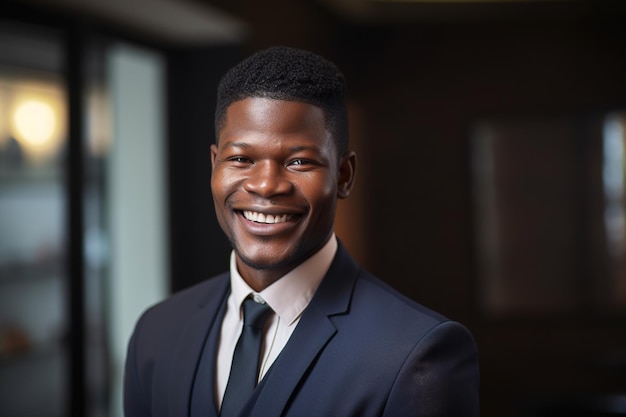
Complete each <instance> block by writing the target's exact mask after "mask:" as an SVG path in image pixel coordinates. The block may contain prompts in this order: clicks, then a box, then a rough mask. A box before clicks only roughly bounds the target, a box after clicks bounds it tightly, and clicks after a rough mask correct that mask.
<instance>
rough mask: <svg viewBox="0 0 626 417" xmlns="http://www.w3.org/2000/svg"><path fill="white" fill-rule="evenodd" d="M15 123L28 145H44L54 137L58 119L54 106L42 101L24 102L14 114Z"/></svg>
mask: <svg viewBox="0 0 626 417" xmlns="http://www.w3.org/2000/svg"><path fill="white" fill-rule="evenodd" d="M13 117H14V125H15V128H16V129H17V132H19V134H20V136H21V137H22V138H23V139H24V141H25V142H26V143H28V145H30V146H33V147H43V146H46V145H48V144H49V142H50V141H51V140H52V139H53V135H54V132H55V130H56V126H57V120H56V117H55V114H54V111H53V110H52V107H50V105H48V104H47V103H44V102H42V101H35V100H29V101H25V102H23V103H22V104H21V105H20V106H19V107H17V109H16V110H15V113H14V114H13Z"/></svg>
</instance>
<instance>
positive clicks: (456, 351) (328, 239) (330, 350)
mask: <svg viewBox="0 0 626 417" xmlns="http://www.w3.org/2000/svg"><path fill="white" fill-rule="evenodd" d="M347 123H348V122H347V111H346V103H345V84H344V79H343V76H342V74H341V73H340V72H339V71H338V70H337V68H336V67H335V66H334V65H333V64H332V63H330V62H328V61H326V60H324V59H323V58H321V57H319V56H317V55H314V54H311V53H309V52H305V51H300V50H296V49H290V48H284V47H275V48H270V49H268V50H264V51H261V52H258V53H256V54H254V55H252V56H251V57H249V58H248V59H246V60H244V61H243V62H241V63H240V64H238V65H237V66H235V67H234V68H233V69H231V70H230V71H229V72H228V73H227V74H226V75H225V77H224V78H223V79H222V81H221V82H220V86H219V88H218V98H217V111H216V130H217V138H218V139H217V143H216V144H215V145H212V146H211V158H212V164H213V172H212V178H211V189H212V192H213V198H214V203H215V209H216V213H217V218H218V221H219V223H220V225H221V227H222V229H223V230H224V232H225V233H226V235H227V236H228V238H229V239H230V241H231V243H232V246H233V253H232V256H231V264H230V272H229V273H225V274H222V275H220V276H217V277H215V278H213V279H209V280H207V281H205V282H203V283H201V284H199V285H196V286H194V287H192V288H189V289H187V290H184V291H182V292H180V293H178V294H176V295H173V296H172V297H170V298H169V299H168V300H166V301H164V302H162V303H160V304H158V305H156V306H155V307H153V308H151V309H149V310H148V311H147V312H146V313H145V314H144V315H143V316H142V317H141V319H140V320H139V322H138V323H137V326H136V329H135V332H134V334H133V336H132V338H131V341H130V344H129V349H128V357H127V361H126V373H125V388H124V395H125V400H124V404H125V412H126V416H127V417H139V416H188V415H190V416H192V417H200V416H218V415H221V416H222V417H227V416H237V415H239V416H258V417H273V416H291V417H307V416H310V417H349V416H389V417H392V416H393V417H395V416H397V417H407V416H455V417H459V416H477V415H478V414H479V413H478V365H477V354H476V347H475V344H474V341H473V338H472V336H471V335H470V333H469V332H468V331H467V330H466V329H465V328H464V327H463V326H461V325H460V324H458V323H456V322H453V321H450V320H448V319H446V318H444V317H442V316H441V315H439V314H437V313H434V312H432V311H430V310H428V309H426V308H424V307H422V306H421V305H419V304H417V303H415V302H414V301H412V300H409V299H408V298H405V297H404V296H402V295H400V294H399V293H397V292H396V291H394V290H393V289H391V288H390V287H388V286H387V285H385V284H384V283H383V282H382V281H380V280H379V279H377V278H375V277H374V276H372V275H371V274H369V273H368V272H367V271H365V270H363V269H361V268H360V267H359V266H358V265H357V264H356V263H355V261H354V260H352V258H351V257H350V255H349V254H348V253H347V252H346V250H345V249H344V247H343V246H342V245H341V243H340V242H338V240H337V238H336V237H335V235H334V232H333V224H334V216H335V206H336V203H337V199H338V198H345V197H348V195H349V194H350V191H351V190H352V185H353V181H354V177H355V171H356V155H355V154H354V153H353V152H351V151H349V150H348V129H347ZM407 274H410V272H409V271H407ZM242 305H243V307H242ZM268 306H269V307H270V308H271V310H269V309H268V308H267V307H268ZM250 308H251V309H254V311H259V312H260V311H261V310H263V311H264V312H263V313H259V317H260V318H259V319H258V320H257V319H255V320H257V321H255V323H256V324H254V325H251V324H250V323H249V321H248V320H252V319H250V318H249V317H251V315H252V313H250V311H252V310H250ZM244 316H245V317H244ZM244 321H245V325H244V324H243V323H244ZM242 329H243V330H242ZM255 332H256V333H255ZM251 334H256V335H257V336H250V335H251ZM255 337H256V340H257V341H256V342H255V343H257V345H254V346H255V347H254V348H252V349H251V350H250V348H249V347H246V348H244V347H242V346H244V345H245V346H251V344H250V343H251V342H249V341H250V340H253V339H254V338H255ZM244 340H245V341H244ZM259 344H260V346H259ZM240 345H241V346H240ZM244 349H247V351H248V355H247V356H245V355H244V354H243V353H241V352H243V351H244ZM250 351H252V353H251V354H250ZM250 357H252V359H250ZM243 358H247V359H243ZM250 360H252V362H253V364H250ZM242 369H243V370H242ZM243 375H247V379H246V377H244V376H243ZM242 380H246V381H250V380H253V381H252V382H248V383H247V384H248V387H247V388H245V386H246V383H245V382H244V383H242V382H240V381H242ZM241 387H244V388H241ZM242 389H243V391H242ZM246 389H247V391H246Z"/></svg>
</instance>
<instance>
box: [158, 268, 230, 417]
mask: <svg viewBox="0 0 626 417" xmlns="http://www.w3.org/2000/svg"><path fill="white" fill-rule="evenodd" d="M215 280H218V281H217V282H216V285H213V286H212V287H210V290H207V292H208V294H207V296H206V297H204V298H203V300H202V302H201V303H200V304H199V306H198V309H197V311H196V313H195V314H194V315H192V316H191V317H190V318H189V319H188V321H187V322H186V323H181V326H185V328H184V330H183V332H182V336H181V338H180V340H179V341H178V347H177V350H176V355H175V358H174V360H173V361H172V363H173V366H174V367H175V368H176V369H174V370H172V372H171V375H176V378H172V380H170V381H169V384H170V389H169V390H168V392H169V393H170V398H169V402H170V410H171V411H172V412H173V414H172V415H176V416H181V415H183V416H187V415H189V405H190V400H191V390H192V386H193V381H194V376H195V373H196V369H197V367H198V363H199V361H200V356H201V354H202V351H203V348H204V344H205V340H206V338H207V335H208V334H209V332H210V330H211V327H212V326H213V325H214V324H215V323H216V322H217V320H216V318H218V317H221V314H220V311H219V310H220V309H223V307H224V302H223V301H224V300H225V299H226V297H227V295H228V291H229V288H230V286H229V276H228V274H224V275H222V276H220V277H219V278H215ZM218 324H219V323H218ZM210 413H211V414H209V415H216V414H213V413H216V410H215V407H211V408H210Z"/></svg>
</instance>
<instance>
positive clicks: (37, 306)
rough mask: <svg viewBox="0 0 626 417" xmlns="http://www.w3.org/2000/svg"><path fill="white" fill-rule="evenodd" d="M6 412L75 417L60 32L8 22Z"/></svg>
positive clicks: (3, 141) (3, 241)
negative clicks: (71, 415)
mask: <svg viewBox="0 0 626 417" xmlns="http://www.w3.org/2000/svg"><path fill="white" fill-rule="evenodd" d="M0 28H2V30H1V31H0V415H3V416H43V415H45V416H62V415H66V414H67V413H66V400H67V392H66V389H67V386H68V381H67V362H66V361H67V357H66V350H65V344H64V340H65V336H66V335H67V332H68V328H67V327H68V326H67V317H66V311H65V306H66V298H67V297H66V291H65V290H66V273H65V270H64V265H65V261H64V259H65V241H66V236H65V229H66V227H65V221H64V219H65V211H66V202H65V196H66V192H65V188H64V182H65V181H64V172H65V168H64V147H65V143H66V126H65V121H66V117H67V116H66V97H65V85H64V81H63V76H62V74H61V73H60V63H61V62H62V59H63V56H62V55H63V54H62V52H63V51H62V48H61V43H60V39H61V38H60V37H59V36H58V34H57V33H55V32H51V31H45V32H44V31H42V30H41V29H40V28H35V27H17V26H11V25H10V24H8V23H6V22H0Z"/></svg>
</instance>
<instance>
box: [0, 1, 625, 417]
mask: <svg viewBox="0 0 626 417" xmlns="http://www.w3.org/2000/svg"><path fill="white" fill-rule="evenodd" d="M272 45H288V46H294V47H299V48H304V49H309V50H312V51H314V52H317V53H320V54H322V55H324V56H326V57H327V58H329V59H331V60H333V61H334V62H335V63H336V64H337V65H338V66H339V67H340V68H341V69H342V71H343V72H344V73H345V75H346V78H347V80H348V87H349V106H350V116H351V141H352V142H351V143H352V148H354V149H355V150H356V151H357V152H358V155H359V169H358V181H357V189H356V190H355V193H354V194H353V196H351V197H350V199H348V200H346V201H345V202H342V203H341V206H340V207H339V213H338V218H337V234H338V235H339V237H340V238H341V239H342V241H343V242H344V243H345V244H346V246H347V247H348V248H349V249H350V251H351V252H352V253H353V254H354V255H355V257H356V258H357V259H358V260H359V261H360V262H361V263H362V264H363V265H364V266H365V267H366V268H368V269H369V270H370V271H372V272H373V273H375V274H376V275H378V276H380V277H381V278H382V279H384V280H385V281H387V282H388V283H389V284H391V285H392V286H394V287H396V288H398V289H399V290H401V291H402V292H404V293H405V294H407V295H408V296H409V297H411V298H413V299H415V300H417V301H419V302H421V303H423V304H425V305H426V306H429V307H431V308H433V309H435V310H438V311H439V312H441V313H443V314H445V315H447V316H448V317H450V318H452V319H454V320H458V321H460V322H462V323H464V324H465V325H467V326H468V327H469V329H470V330H471V331H472V332H473V334H474V335H475V338H476V341H477V344H478V348H479V354H480V362H481V403H482V415H483V416H486V417H490V416H519V417H527V416H528V417H530V416H553V415H575V416H577V415H580V416H591V415H593V416H615V415H626V246H625V245H626V221H625V214H624V213H625V209H626V207H625V204H626V200H625V198H624V193H625V191H626V185H625V183H624V177H625V172H626V159H625V153H624V145H625V143H626V2H623V1H602V0H595V1H592V0H588V1H585V0H554V1H533V0H526V1H523V0H519V1H511V0H508V1H507V0H500V1H497V0H492V1H479V0H465V1H462V0H456V1H455V0H440V1H436V0H430V1H428V0H396V1H394V0H300V1H289V0H267V1H251V0H185V1H175V0H134V1H131V0H129V1H118V0H109V1H107V2H99V1H96V0H93V1H86V0H83V1H80V0H29V1H10V0H9V1H7V0H5V1H4V2H2V4H1V5H0V415H2V416H7V417H10V416H117V415H121V412H120V398H119V396H120V385H119V384H120V378H121V366H122V363H123V360H124V354H125V352H124V349H125V345H126V343H127V340H128V335H129V334H130V331H131V330H132V326H133V324H134V322H135V320H136V319H137V317H138V315H139V314H140V312H141V311H142V310H143V309H145V308H146V306H148V305H149V304H152V303H154V302H156V301H157V300H159V299H161V298H163V297H165V296H166V295H167V294H168V293H170V292H172V291H177V290H180V289H182V288H185V287H187V286H189V285H192V284H194V283H196V282H199V281H201V280H203V279H206V278H208V277H210V276H212V275H214V274H216V273H218V272H222V271H223V270H225V268H226V267H227V262H228V256H229V247H228V244H227V242H226V240H225V238H224V237H223V236H222V233H221V231H220V230H219V228H218V226H217V223H216V221H215V219H214V212H213V205H212V200H211V195H210V189H209V180H210V155H209V145H210V143H212V142H213V140H214V137H215V136H214V131H213V111H214V96H215V88H216V85H217V82H218V81H219V78H220V77H221V75H222V74H223V73H224V72H225V71H226V70H227V69H228V68H229V67H230V66H232V65H233V64H234V63H236V62H238V61H239V60H240V59H242V58H243V57H245V56H247V55H248V54H249V53H251V52H254V51H256V50H258V49H262V48H266V47H269V46H272ZM321 400H323V399H321Z"/></svg>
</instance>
